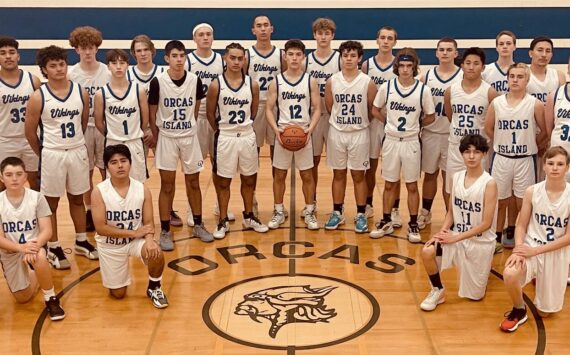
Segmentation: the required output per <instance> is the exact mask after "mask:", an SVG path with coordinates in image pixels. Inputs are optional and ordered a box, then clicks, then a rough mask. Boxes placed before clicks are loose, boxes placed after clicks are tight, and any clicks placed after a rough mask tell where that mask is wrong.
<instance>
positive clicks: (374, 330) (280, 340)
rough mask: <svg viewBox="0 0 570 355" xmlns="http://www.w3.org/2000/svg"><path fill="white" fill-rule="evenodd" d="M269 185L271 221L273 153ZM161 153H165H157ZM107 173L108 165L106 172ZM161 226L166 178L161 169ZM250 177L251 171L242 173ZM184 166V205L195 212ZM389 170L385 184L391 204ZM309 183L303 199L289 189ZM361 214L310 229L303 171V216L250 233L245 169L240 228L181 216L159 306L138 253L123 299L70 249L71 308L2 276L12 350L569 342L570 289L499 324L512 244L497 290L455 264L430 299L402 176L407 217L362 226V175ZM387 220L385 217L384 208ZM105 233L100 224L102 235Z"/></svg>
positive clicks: (546, 350)
mask: <svg viewBox="0 0 570 355" xmlns="http://www.w3.org/2000/svg"><path fill="white" fill-rule="evenodd" d="M260 163H261V169H260V174H259V182H258V191H257V198H258V201H259V206H260V215H261V219H262V220H263V222H265V223H266V222H267V221H268V220H269V218H270V217H271V212H272V209H273V197H272V196H273V195H272V180H271V170H270V160H269V158H268V157H267V156H264V157H262V158H261V159H260ZM149 165H152V159H151V160H149ZM96 175H97V173H96ZM151 175H152V176H151V178H150V180H149V181H148V183H147V184H148V186H149V187H150V188H151V190H152V194H153V200H154V206H155V209H154V215H155V223H156V227H157V231H158V229H159V224H158V221H159V219H158V207H157V200H158V192H159V187H160V178H159V176H158V172H157V171H156V169H154V168H153V169H152V170H151ZM331 176H332V172H331V170H329V169H328V168H327V166H326V163H325V159H324V158H323V163H322V165H321V169H320V180H319V184H318V187H317V196H318V219H319V222H320V223H321V224H324V222H325V221H326V219H327V217H328V213H330V211H331V209H332V203H331V192H330V182H331ZM236 180H239V179H236ZM201 186H202V195H203V200H204V213H203V214H204V219H205V223H206V226H207V228H208V229H209V230H210V231H212V230H213V229H214V226H215V223H216V222H217V219H216V218H215V216H214V215H213V212H212V210H213V206H214V200H215V190H214V186H213V184H212V179H211V168H210V164H209V162H207V164H206V168H205V169H204V171H203V173H202V174H201ZM183 189H184V185H183V179H182V175H181V174H179V175H178V178H177V193H176V197H175V202H174V206H175V209H178V211H179V213H180V216H181V217H182V218H183V219H184V220H185V217H186V202H185V199H184V192H183ZM382 189H383V182H382V181H381V179H379V180H378V185H377V189H376V191H375V212H376V217H374V221H376V220H377V216H379V215H380V213H381V205H382V203H381V198H380V196H381V191H382ZM292 191H293V192H295V199H293V200H290V199H289V194H290V193H291V192H292ZM346 196H347V197H346V213H345V215H346V218H347V223H346V224H345V225H344V226H342V228H341V229H340V230H337V231H334V232H331V231H327V232H325V231H324V229H321V230H319V231H308V230H306V229H305V228H304V223H303V221H302V219H300V218H299V212H300V210H301V209H302V207H303V206H304V203H303V198H302V192H301V181H300V178H299V177H298V176H297V177H296V178H295V179H293V180H291V181H289V180H288V182H287V193H286V198H285V206H286V208H287V209H288V211H289V219H287V221H286V223H285V224H284V225H283V226H282V227H281V228H280V229H278V230H274V231H270V232H268V233H267V234H257V233H255V232H253V231H248V232H242V231H241V229H242V227H241V213H240V211H241V210H242V203H241V196H240V195H239V181H234V183H233V184H232V198H231V201H230V210H231V211H233V212H234V213H235V214H236V216H237V220H236V222H233V223H232V224H231V229H232V231H231V233H229V234H228V235H227V237H226V239H224V240H221V241H215V242H214V243H211V244H204V243H202V242H200V240H198V239H195V238H191V237H190V235H191V231H190V230H189V228H187V227H186V226H184V227H182V228H174V229H173V231H174V238H175V242H176V243H175V245H176V249H175V250H174V251H173V252H168V253H165V256H166V259H167V264H168V266H167V267H166V268H165V272H164V276H163V289H164V290H165V292H166V294H167V296H168V298H169V301H170V306H169V307H168V308H166V309H164V310H158V309H156V308H154V307H153V306H152V304H151V303H150V301H149V300H148V298H147V297H146V295H145V289H146V285H147V274H146V269H145V268H144V266H143V264H142V263H141V262H140V261H139V260H136V259H133V258H132V259H131V266H132V274H133V282H132V284H131V286H129V289H128V295H127V297H126V298H125V299H123V300H114V299H112V298H110V297H109V296H108V292H107V290H106V289H104V288H103V286H102V284H101V277H100V273H99V268H98V263H97V262H96V261H89V260H87V259H85V258H83V257H77V258H76V257H75V255H74V254H73V253H71V254H69V255H68V257H69V258H70V261H71V263H72V268H71V270H66V271H57V270H53V277H54V281H55V287H56V292H59V294H60V296H61V301H62V305H63V307H64V309H65V311H66V318H65V319H64V320H63V321H60V322H51V321H50V320H49V318H46V312H45V311H44V303H43V300H42V297H41V294H38V295H36V297H35V299H34V300H33V301H32V302H31V303H29V304H25V305H19V304H16V303H15V301H14V300H13V298H12V297H11V295H10V293H9V291H8V288H7V286H6V283H5V281H0V299H1V300H2V308H3V311H2V312H0V324H2V327H0V338H1V339H3V340H2V342H1V345H0V353H2V354H8V353H10V354H30V353H32V354H39V353H42V354H62V353H69V354H76V353H84V354H87V353H97V354H101V353H107V354H181V353H186V354H188V353H190V354H297V353H298V354H362V355H365V354H404V353H405V354H481V353H488V354H515V353H516V354H568V353H570V348H569V346H568V345H567V342H568V336H569V335H570V330H569V329H570V321H569V320H568V319H569V318H568V316H569V315H570V310H569V308H568V304H570V299H569V298H570V296H569V295H568V294H567V295H566V306H565V307H564V309H563V310H562V312H561V313H559V314H558V315H555V316H554V317H552V318H549V319H544V320H542V319H540V318H538V316H537V313H536V310H535V309H534V307H533V306H532V301H531V300H532V298H533V296H534V289H533V287H532V286H528V287H527V288H525V295H526V297H525V300H526V303H527V305H528V306H529V308H530V310H531V311H532V312H529V320H528V322H527V324H525V325H524V326H522V327H521V328H519V330H517V331H516V332H515V333H513V334H505V333H502V332H501V331H500V330H499V322H500V321H501V320H502V318H503V313H504V312H506V311H507V310H509V309H510V307H511V305H510V302H509V299H508V296H507V293H506V291H505V289H504V287H503V283H502V281H501V272H502V269H503V264H504V262H505V260H506V258H507V257H508V255H509V252H505V253H503V254H499V255H496V256H495V258H494V260H493V270H492V274H491V276H490V278H489V284H488V287H487V295H486V297H485V298H484V299H483V300H482V301H480V302H472V301H468V300H464V299H460V298H459V297H458V296H457V282H456V274H455V272H454V271H446V272H444V273H443V274H442V280H443V282H444V285H445V286H446V289H447V294H446V295H447V297H446V298H447V301H446V303H444V304H442V305H440V306H439V307H438V308H437V310H436V311H434V312H430V313H427V312H423V311H421V310H420V308H419V304H420V302H421V301H422V300H423V298H424V297H425V296H426V295H427V293H428V291H429V282H428V278H427V276H426V275H425V272H424V270H423V266H422V263H421V258H420V250H421V247H422V245H421V244H411V243H409V242H408V241H407V239H406V238H405V232H406V227H405V226H406V225H407V220H408V212H407V206H406V202H405V201H406V199H405V196H406V192H405V188H404V187H402V204H401V211H402V212H401V215H402V217H403V218H402V219H403V224H404V227H403V228H401V229H397V230H396V231H395V233H394V235H392V236H387V237H384V238H383V239H378V240H372V239H370V238H368V235H357V234H355V233H354V231H353V226H354V225H353V222H352V219H353V217H354V215H355V204H354V196H353V190H352V183H351V181H350V179H349V182H348V187H347V195H346ZM62 202H65V203H62V204H60V212H59V217H60V219H59V220H60V240H61V241H62V244H63V246H64V247H65V248H67V250H68V251H71V248H72V246H73V240H74V237H73V235H74V233H73V226H72V223H71V219H70V218H69V214H68V211H67V203H66V201H63V200H62ZM443 218H444V207H443V202H442V200H441V197H440V196H438V197H437V199H436V202H435V203H434V208H433V222H432V224H431V226H429V227H427V228H426V229H425V230H423V231H422V236H423V240H424V241H426V240H427V239H428V238H429V236H430V233H432V232H435V231H437V230H438V229H439V227H440V226H441V223H442V221H443ZM369 225H370V227H371V228H373V225H374V223H373V221H372V220H370V224H369ZM90 238H91V239H92V236H91V237H90Z"/></svg>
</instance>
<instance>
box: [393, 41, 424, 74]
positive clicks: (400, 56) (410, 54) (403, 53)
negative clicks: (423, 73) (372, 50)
mask: <svg viewBox="0 0 570 355" xmlns="http://www.w3.org/2000/svg"><path fill="white" fill-rule="evenodd" d="M408 58H409V59H412V60H411V61H412V63H414V72H413V75H414V76H418V74H419V72H420V70H419V67H420V58H419V57H418V53H417V52H416V50H415V49H413V48H410V47H404V48H402V49H400V50H399V51H398V53H396V59H394V69H393V70H394V74H396V75H397V76H399V75H400V74H399V73H398V67H399V66H400V61H409V59H408Z"/></svg>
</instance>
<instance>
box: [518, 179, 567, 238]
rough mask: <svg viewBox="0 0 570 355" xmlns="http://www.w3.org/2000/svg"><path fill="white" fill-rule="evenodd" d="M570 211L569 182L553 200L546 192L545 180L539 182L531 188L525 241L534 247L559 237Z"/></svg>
mask: <svg viewBox="0 0 570 355" xmlns="http://www.w3.org/2000/svg"><path fill="white" fill-rule="evenodd" d="M569 213H570V184H568V183H566V187H565V188H564V192H562V194H561V195H560V196H559V197H558V199H557V200H556V201H554V202H552V201H550V199H549V197H548V194H547V192H546V181H542V182H539V183H538V184H536V185H534V186H533V190H532V214H531V217H530V221H529V224H528V229H527V236H526V239H525V243H526V244H528V245H530V246H532V247H535V246H540V245H543V244H546V243H549V242H553V241H554V240H556V239H558V238H561V237H563V236H564V234H565V233H566V226H567V225H568V214H569Z"/></svg>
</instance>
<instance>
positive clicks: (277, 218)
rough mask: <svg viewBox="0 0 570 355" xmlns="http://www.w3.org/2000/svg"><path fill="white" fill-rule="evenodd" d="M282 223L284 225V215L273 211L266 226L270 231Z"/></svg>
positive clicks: (281, 212)
mask: <svg viewBox="0 0 570 355" xmlns="http://www.w3.org/2000/svg"><path fill="white" fill-rule="evenodd" d="M283 223H285V214H283V211H277V210H273V215H272V216H271V220H270V221H269V222H268V223H267V226H268V227H269V228H271V229H277V228H279V226H280V225H282V224H283Z"/></svg>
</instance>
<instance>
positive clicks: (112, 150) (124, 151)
mask: <svg viewBox="0 0 570 355" xmlns="http://www.w3.org/2000/svg"><path fill="white" fill-rule="evenodd" d="M115 154H119V155H122V156H124V157H125V158H127V159H128V160H129V163H132V159H131V151H130V150H129V148H128V147H127V146H126V145H124V144H116V145H109V146H107V147H105V150H103V164H104V165H105V167H107V166H108V165H109V161H111V158H112V157H113V155H115Z"/></svg>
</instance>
